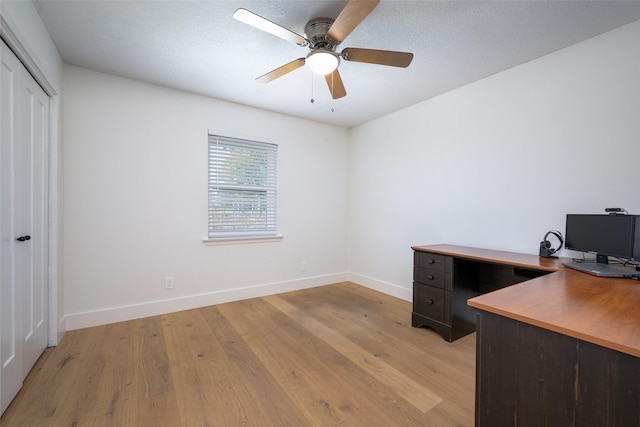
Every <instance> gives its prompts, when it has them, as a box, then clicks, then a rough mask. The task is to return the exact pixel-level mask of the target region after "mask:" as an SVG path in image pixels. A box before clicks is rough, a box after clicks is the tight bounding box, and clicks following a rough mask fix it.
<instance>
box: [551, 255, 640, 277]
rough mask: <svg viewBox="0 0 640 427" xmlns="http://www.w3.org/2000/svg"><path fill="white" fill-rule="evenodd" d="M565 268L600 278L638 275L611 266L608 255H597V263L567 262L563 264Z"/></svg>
mask: <svg viewBox="0 0 640 427" xmlns="http://www.w3.org/2000/svg"><path fill="white" fill-rule="evenodd" d="M563 265H564V266H565V267H569V268H572V269H574V270H578V271H582V272H583V273H587V274H591V275H593V276H600V277H628V278H637V277H638V275H637V274H638V273H637V272H635V271H632V270H628V269H626V268H623V267H614V266H612V265H609V257H608V256H606V255H600V254H597V255H596V262H567V263H564V264H563Z"/></svg>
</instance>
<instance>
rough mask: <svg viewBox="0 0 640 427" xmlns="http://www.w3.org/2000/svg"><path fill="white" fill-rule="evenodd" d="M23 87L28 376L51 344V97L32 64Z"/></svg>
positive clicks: (19, 194) (20, 253) (19, 256)
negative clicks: (33, 72) (49, 223)
mask: <svg viewBox="0 0 640 427" xmlns="http://www.w3.org/2000/svg"><path fill="white" fill-rule="evenodd" d="M21 90H22V98H23V100H24V102H23V109H22V113H23V114H25V116H26V117H25V119H24V121H23V123H25V127H24V131H25V134H24V137H23V138H21V140H20V143H19V144H18V146H19V147H20V148H19V150H18V151H19V152H21V153H22V158H17V159H16V160H17V161H16V165H17V166H16V177H17V180H16V181H17V186H16V189H17V191H16V201H17V203H16V205H17V206H16V208H17V212H18V213H19V214H18V215H17V218H16V224H17V228H16V231H17V234H18V236H19V237H20V236H24V237H25V238H26V237H27V236H29V239H28V240H25V241H24V242H18V243H17V245H16V246H17V247H18V250H17V251H16V261H17V263H18V265H19V268H18V269H17V270H16V273H17V274H16V279H17V282H18V284H19V286H20V288H21V289H22V294H23V303H22V310H24V311H23V313H22V316H23V318H22V320H21V323H22V327H23V330H22V337H23V340H24V370H23V372H24V376H25V377H26V376H27V374H28V373H29V371H30V370H31V368H32V367H33V365H34V364H35V363H36V360H38V358H39V357H40V355H41V354H42V352H43V351H44V349H45V347H46V346H47V329H48V322H47V311H46V307H47V301H48V286H47V284H48V282H47V265H48V256H47V249H48V227H47V222H48V209H47V208H48V190H49V189H48V185H47V178H48V171H49V165H48V163H47V162H48V158H49V156H48V146H49V98H48V97H47V95H46V94H45V93H44V91H43V90H42V88H41V87H40V86H39V85H38V84H37V83H36V81H35V80H34V79H33V77H31V75H30V74H29V73H27V72H26V70H25V72H24V73H23V79H22V87H21Z"/></svg>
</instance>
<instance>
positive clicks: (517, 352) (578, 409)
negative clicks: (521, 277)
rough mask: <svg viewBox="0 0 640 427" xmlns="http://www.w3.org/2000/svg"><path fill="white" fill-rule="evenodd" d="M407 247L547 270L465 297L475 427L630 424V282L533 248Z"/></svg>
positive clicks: (636, 393) (636, 285)
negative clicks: (472, 321)
mask: <svg viewBox="0 0 640 427" xmlns="http://www.w3.org/2000/svg"><path fill="white" fill-rule="evenodd" d="M414 249H415V250H417V251H421V252H427V253H436V254H443V255H446V256H449V257H452V259H454V260H457V259H460V260H463V261H465V262H479V263H488V264H494V263H495V264H497V265H510V266H517V267H519V268H525V269H533V270H537V271H546V272H549V274H546V275H543V276H540V277H537V278H534V279H531V280H528V281H523V282H520V283H517V284H514V285H512V286H508V287H503V288H501V289H498V290H495V291H493V292H490V293H483V294H479V295H478V296H475V297H473V298H471V299H469V301H468V305H469V306H470V307H473V308H474V309H476V310H478V315H477V325H476V327H477V350H476V351H477V364H476V376H477V378H476V426H478V427H485V426H486V427H499V426H589V427H597V426H640V282H637V281H635V280H629V279H610V278H598V277H595V276H591V275H588V274H584V273H580V272H577V271H573V270H570V269H565V268H564V267H563V266H562V264H561V261H562V260H552V259H541V258H539V257H537V256H535V255H524V254H511V253H508V252H500V251H490V250H483V249H476V248H466V247H459V246H452V245H435V246H421V247H414ZM460 265H461V266H464V265H465V264H464V263H463V264H460Z"/></svg>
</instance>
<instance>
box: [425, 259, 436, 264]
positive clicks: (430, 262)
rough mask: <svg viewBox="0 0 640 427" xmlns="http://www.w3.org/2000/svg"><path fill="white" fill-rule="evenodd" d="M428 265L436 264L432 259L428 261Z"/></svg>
mask: <svg viewBox="0 0 640 427" xmlns="http://www.w3.org/2000/svg"><path fill="white" fill-rule="evenodd" d="M427 263H428V264H433V263H435V260H432V259H430V260H429V261H427Z"/></svg>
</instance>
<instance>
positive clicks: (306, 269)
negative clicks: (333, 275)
mask: <svg viewBox="0 0 640 427" xmlns="http://www.w3.org/2000/svg"><path fill="white" fill-rule="evenodd" d="M301 269H302V271H308V270H309V263H308V262H307V261H302V267H301Z"/></svg>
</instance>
